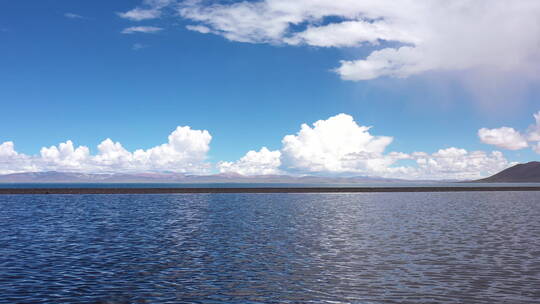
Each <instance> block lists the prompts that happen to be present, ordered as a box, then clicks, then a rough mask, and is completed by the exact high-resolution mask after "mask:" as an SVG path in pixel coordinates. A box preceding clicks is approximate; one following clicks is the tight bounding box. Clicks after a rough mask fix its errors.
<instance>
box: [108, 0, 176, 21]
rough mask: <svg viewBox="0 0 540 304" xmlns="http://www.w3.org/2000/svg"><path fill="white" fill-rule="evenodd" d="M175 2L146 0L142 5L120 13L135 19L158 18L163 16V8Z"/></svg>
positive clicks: (169, 0) (127, 17) (171, 0)
mask: <svg viewBox="0 0 540 304" xmlns="http://www.w3.org/2000/svg"><path fill="white" fill-rule="evenodd" d="M174 2H175V1H174V0H144V1H143V3H142V7H136V8H134V9H131V10H129V11H127V12H124V13H118V15H119V16H120V17H122V18H125V19H129V20H133V21H142V20H148V19H156V18H160V17H161V14H162V9H163V8H165V7H166V6H168V5H170V4H173V3H174Z"/></svg>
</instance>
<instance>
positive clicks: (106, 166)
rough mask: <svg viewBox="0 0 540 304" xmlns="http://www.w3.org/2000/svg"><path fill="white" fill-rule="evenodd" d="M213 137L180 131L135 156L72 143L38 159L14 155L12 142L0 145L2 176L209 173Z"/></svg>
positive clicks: (109, 144) (111, 146) (46, 150)
mask: <svg viewBox="0 0 540 304" xmlns="http://www.w3.org/2000/svg"><path fill="white" fill-rule="evenodd" d="M211 140H212V136H211V135H210V133H209V132H208V131H206V130H192V129H191V128H190V127H188V126H186V127H178V128H176V130H174V131H173V132H172V133H171V134H170V135H169V138H168V142H167V143H164V144H162V145H159V146H156V147H153V148H150V149H147V150H143V149H138V150H136V151H134V152H130V151H127V150H126V149H125V148H124V147H123V146H122V144H120V143H119V142H114V141H112V140H111V139H109V138H107V139H105V140H104V141H103V142H101V143H100V144H99V145H98V147H97V148H98V153H97V154H96V155H91V154H90V149H89V148H88V147H86V146H79V147H75V145H74V144H73V142H72V141H71V140H68V141H66V142H64V143H60V144H59V145H57V146H50V147H43V148H41V150H40V154H39V155H32V156H31V155H25V154H20V153H18V152H17V151H15V146H14V144H13V142H4V143H2V144H0V174H8V173H15V172H37V171H65V172H92V173H95V172H98V173H99V172H107V173H121V172H153V171H168V172H189V173H206V172H208V171H209V170H210V164H208V163H206V156H207V153H208V151H209V149H210V141H211Z"/></svg>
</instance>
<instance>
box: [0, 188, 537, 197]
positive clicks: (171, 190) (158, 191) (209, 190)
mask: <svg viewBox="0 0 540 304" xmlns="http://www.w3.org/2000/svg"><path fill="white" fill-rule="evenodd" d="M473 191H540V187H518V186H516V187H291V188H285V187H282V188H264V187H260V188H4V189H2V188H0V195H2V194H167V193H366V192H473Z"/></svg>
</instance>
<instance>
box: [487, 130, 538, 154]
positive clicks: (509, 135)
mask: <svg viewBox="0 0 540 304" xmlns="http://www.w3.org/2000/svg"><path fill="white" fill-rule="evenodd" d="M478 137H480V140H481V141H482V142H483V143H485V144H488V145H494V146H497V147H499V148H503V149H508V150H519V149H523V148H526V147H527V146H528V144H527V141H526V140H525V138H524V137H523V136H522V135H521V134H520V133H519V132H518V131H516V130H514V129H513V128H509V127H501V128H497V129H486V128H482V129H480V130H478Z"/></svg>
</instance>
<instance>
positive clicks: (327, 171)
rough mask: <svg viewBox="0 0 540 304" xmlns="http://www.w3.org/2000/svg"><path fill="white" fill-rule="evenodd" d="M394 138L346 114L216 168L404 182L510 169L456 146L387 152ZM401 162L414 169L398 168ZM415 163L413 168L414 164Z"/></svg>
mask: <svg viewBox="0 0 540 304" xmlns="http://www.w3.org/2000/svg"><path fill="white" fill-rule="evenodd" d="M391 142H392V137H388V136H375V135H372V134H371V133H370V127H366V126H361V125H359V124H357V123H356V122H355V121H354V119H353V118H352V117H351V116H350V115H347V114H339V115H336V116H333V117H330V118H328V119H326V120H319V121H317V122H315V123H314V124H313V126H309V125H307V124H303V125H302V126H301V128H300V131H298V133H296V134H295V135H286V136H285V137H284V138H283V140H282V147H281V149H280V150H279V151H269V150H268V149H266V148H263V149H261V150H260V151H259V152H256V151H249V152H248V153H247V154H246V155H245V156H244V157H242V158H241V159H240V160H239V161H237V162H222V163H220V164H218V167H219V168H220V170H221V172H236V173H241V174H245V175H254V174H276V173H277V172H285V173H288V174H300V175H302V174H323V175H335V174H347V175H364V176H377V177H388V178H402V179H477V178H481V177H485V176H487V175H491V174H494V173H496V172H498V171H500V170H502V169H505V168H507V167H508V166H510V165H512V163H510V162H508V161H507V160H506V159H505V157H504V156H503V154H502V153H501V152H498V151H493V152H491V153H487V152H484V151H467V150H465V149H459V148H455V147H451V148H447V149H441V150H439V151H437V152H435V153H432V154H429V153H426V152H415V153H412V154H407V153H403V152H390V153H386V152H385V150H386V148H387V147H388V146H389V145H390V144H391ZM400 160H409V161H412V162H413V164H412V165H407V166H403V165H401V166H400V165H398V164H399V161H400ZM414 163H415V164H416V165H414Z"/></svg>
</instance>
